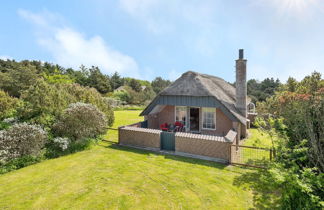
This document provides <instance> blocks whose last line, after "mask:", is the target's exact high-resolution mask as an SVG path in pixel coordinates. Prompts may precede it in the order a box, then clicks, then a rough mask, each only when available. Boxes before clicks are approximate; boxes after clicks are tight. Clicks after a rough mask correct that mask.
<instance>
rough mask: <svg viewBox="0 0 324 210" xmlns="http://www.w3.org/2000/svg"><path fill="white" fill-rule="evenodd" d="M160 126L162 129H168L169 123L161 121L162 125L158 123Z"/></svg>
mask: <svg viewBox="0 0 324 210" xmlns="http://www.w3.org/2000/svg"><path fill="white" fill-rule="evenodd" d="M160 128H161V130H162V131H168V130H169V125H168V123H163V124H162V125H160Z"/></svg>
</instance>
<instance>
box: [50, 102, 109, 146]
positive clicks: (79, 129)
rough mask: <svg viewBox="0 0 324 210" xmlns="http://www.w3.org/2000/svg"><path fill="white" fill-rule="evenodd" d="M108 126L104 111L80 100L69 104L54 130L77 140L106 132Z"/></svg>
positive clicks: (59, 134) (60, 134)
mask: <svg viewBox="0 0 324 210" xmlns="http://www.w3.org/2000/svg"><path fill="white" fill-rule="evenodd" d="M106 126H107V120H106V118H105V114H104V113H102V112H101V111H99V109H98V108H97V107H95V106H93V105H91V104H85V103H80V102H78V103H74V104H70V105H69V107H68V108H67V109H66V110H65V111H64V113H63V115H62V117H61V119H60V120H59V121H58V122H57V123H56V124H55V125H54V126H53V130H54V132H55V133H56V134H57V135H58V136H65V137H69V138H70V139H71V140H74V141H77V140H82V139H85V138H90V137H96V136H97V135H100V134H104V133H105V132H106Z"/></svg>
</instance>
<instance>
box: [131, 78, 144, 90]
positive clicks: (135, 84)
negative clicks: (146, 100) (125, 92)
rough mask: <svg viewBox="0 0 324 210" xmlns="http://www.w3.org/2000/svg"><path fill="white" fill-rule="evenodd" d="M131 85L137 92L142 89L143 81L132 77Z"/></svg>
mask: <svg viewBox="0 0 324 210" xmlns="http://www.w3.org/2000/svg"><path fill="white" fill-rule="evenodd" d="M129 86H130V87H131V88H132V89H133V90H135V91H136V92H140V91H141V90H142V86H141V83H140V82H139V81H137V80H136V79H131V80H130V82H129Z"/></svg>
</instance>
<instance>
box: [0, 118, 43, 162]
mask: <svg viewBox="0 0 324 210" xmlns="http://www.w3.org/2000/svg"><path fill="white" fill-rule="evenodd" d="M46 140H47V133H46V132H45V131H44V130H43V129H42V128H41V127H40V126H38V125H30V124H27V123H20V124H15V125H13V126H12V127H10V128H9V129H7V130H3V131H0V151H1V152H0V161H2V162H6V161H8V160H11V159H14V158H19V157H23V156H26V155H32V156H36V155H38V154H39V152H40V151H41V149H42V148H43V146H44V145H45V142H46Z"/></svg>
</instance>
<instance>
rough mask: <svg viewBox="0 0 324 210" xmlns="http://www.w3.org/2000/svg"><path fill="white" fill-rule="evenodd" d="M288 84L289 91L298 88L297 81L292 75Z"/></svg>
mask: <svg viewBox="0 0 324 210" xmlns="http://www.w3.org/2000/svg"><path fill="white" fill-rule="evenodd" d="M286 85H287V89H288V91H290V92H295V91H296V89H297V81H296V80H295V79H294V78H292V77H289V78H288V80H287V84H286Z"/></svg>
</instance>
